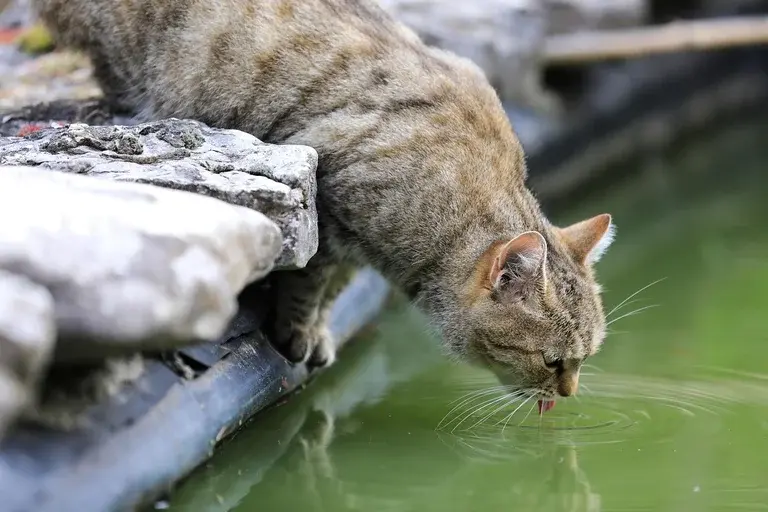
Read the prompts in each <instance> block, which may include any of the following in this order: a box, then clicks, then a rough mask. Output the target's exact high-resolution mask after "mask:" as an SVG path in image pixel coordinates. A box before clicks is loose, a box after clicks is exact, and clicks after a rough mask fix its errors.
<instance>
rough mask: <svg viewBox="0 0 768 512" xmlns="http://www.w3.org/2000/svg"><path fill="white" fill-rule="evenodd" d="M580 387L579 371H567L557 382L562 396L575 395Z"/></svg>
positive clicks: (558, 391)
mask: <svg viewBox="0 0 768 512" xmlns="http://www.w3.org/2000/svg"><path fill="white" fill-rule="evenodd" d="M578 389H579V372H577V371H576V372H573V371H570V372H569V371H566V372H563V373H562V374H561V375H560V378H559V379H558V382H557V394H558V395H560V396H571V395H575V394H576V391H578Z"/></svg>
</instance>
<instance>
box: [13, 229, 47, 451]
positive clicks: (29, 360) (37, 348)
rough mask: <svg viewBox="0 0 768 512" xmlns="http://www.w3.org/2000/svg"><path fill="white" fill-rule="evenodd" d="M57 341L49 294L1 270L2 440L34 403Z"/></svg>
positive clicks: (28, 281)
mask: <svg viewBox="0 0 768 512" xmlns="http://www.w3.org/2000/svg"><path fill="white" fill-rule="evenodd" d="M3 246H4V244H3V243H2V242H0V247H3ZM54 341H55V324H54V308H53V298H52V297H51V294H50V292H49V291H48V290H47V289H45V288H44V287H42V286H39V285H37V284H35V283H33V282H31V281H30V280H28V279H26V278H25V277H22V276H19V275H14V274H11V273H9V272H5V271H3V270H0V437H2V435H3V433H4V431H5V429H6V428H7V426H8V425H9V424H10V423H11V422H12V421H13V419H14V418H16V417H17V416H18V415H19V414H20V413H21V412H22V411H23V410H24V409H25V408H26V407H28V406H29V405H31V403H32V401H33V400H34V398H35V397H34V395H35V391H36V386H37V380H38V378H39V376H40V375H41V374H42V372H43V370H44V369H45V367H46V365H47V363H48V359H49V356H50V354H51V352H52V350H53V344H54Z"/></svg>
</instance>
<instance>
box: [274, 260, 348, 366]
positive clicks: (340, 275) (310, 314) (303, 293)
mask: <svg viewBox="0 0 768 512" xmlns="http://www.w3.org/2000/svg"><path fill="white" fill-rule="evenodd" d="M275 277H276V282H275V284H276V287H277V310H276V315H275V326H274V330H273V335H272V338H273V341H274V344H275V346H276V348H277V349H278V351H279V352H280V353H281V354H283V356H285V358H286V359H288V360H289V361H291V362H293V363H300V362H306V363H307V364H308V365H309V366H312V367H324V366H329V365H330V364H331V363H333V361H334V359H335V357H336V347H335V344H334V341H333V339H332V337H331V335H330V331H329V330H328V325H327V323H328V319H329V316H330V311H331V308H332V306H333V303H334V301H335V300H336V297H337V296H338V295H339V293H340V292H341V291H342V290H343V289H344V288H345V287H346V285H347V283H348V282H349V279H350V277H351V274H350V271H349V269H348V267H347V266H346V265H340V264H338V263H336V262H335V261H334V260H333V259H331V258H325V257H323V256H322V255H321V254H316V255H315V256H313V257H312V259H310V260H309V262H308V263H307V266H306V267H305V268H302V269H298V270H292V271H288V272H284V273H281V275H276V276H275Z"/></svg>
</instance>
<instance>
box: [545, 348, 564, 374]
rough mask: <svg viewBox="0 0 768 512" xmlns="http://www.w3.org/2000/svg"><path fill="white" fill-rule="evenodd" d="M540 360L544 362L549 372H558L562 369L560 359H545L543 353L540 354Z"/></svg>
mask: <svg viewBox="0 0 768 512" xmlns="http://www.w3.org/2000/svg"><path fill="white" fill-rule="evenodd" d="M541 358H542V359H543V360H544V366H546V367H547V368H549V369H550V370H558V369H562V367H563V360H562V359H547V356H546V355H544V352H542V353H541Z"/></svg>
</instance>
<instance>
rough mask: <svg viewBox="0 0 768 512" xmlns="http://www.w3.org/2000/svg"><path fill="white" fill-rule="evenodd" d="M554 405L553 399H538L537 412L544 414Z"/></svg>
mask: <svg viewBox="0 0 768 512" xmlns="http://www.w3.org/2000/svg"><path fill="white" fill-rule="evenodd" d="M554 406H555V401H554V400H539V414H540V415H541V414H544V413H545V412H547V411H548V410H550V409H551V408H553V407H554Z"/></svg>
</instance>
